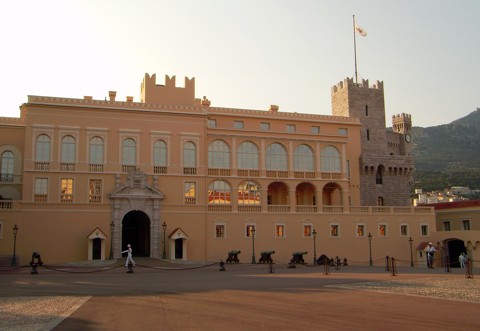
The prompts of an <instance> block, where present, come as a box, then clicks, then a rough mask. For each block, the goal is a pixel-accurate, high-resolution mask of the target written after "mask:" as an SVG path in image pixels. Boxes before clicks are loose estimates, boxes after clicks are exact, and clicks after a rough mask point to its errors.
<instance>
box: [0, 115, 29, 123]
mask: <svg viewBox="0 0 480 331" xmlns="http://www.w3.org/2000/svg"><path fill="white" fill-rule="evenodd" d="M24 124H25V121H24V119H23V118H22V117H0V125H24Z"/></svg>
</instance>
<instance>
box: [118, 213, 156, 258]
mask: <svg viewBox="0 0 480 331" xmlns="http://www.w3.org/2000/svg"><path fill="white" fill-rule="evenodd" d="M128 244H130V245H132V250H133V252H132V254H133V256H144V257H150V219H149V218H148V216H147V214H145V213H144V212H142V211H139V210H132V211H130V212H128V213H127V214H126V215H125V216H124V217H123V220H122V251H123V250H126V249H127V245H128Z"/></svg>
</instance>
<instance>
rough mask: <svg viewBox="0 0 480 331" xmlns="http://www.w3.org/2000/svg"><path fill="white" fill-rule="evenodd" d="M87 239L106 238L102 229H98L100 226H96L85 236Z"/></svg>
mask: <svg viewBox="0 0 480 331" xmlns="http://www.w3.org/2000/svg"><path fill="white" fill-rule="evenodd" d="M87 238H88V239H89V240H93V239H97V238H99V239H107V236H106V235H105V233H103V231H102V230H100V228H98V227H97V228H96V229H95V230H93V231H92V233H90V234H89V235H88V237H87Z"/></svg>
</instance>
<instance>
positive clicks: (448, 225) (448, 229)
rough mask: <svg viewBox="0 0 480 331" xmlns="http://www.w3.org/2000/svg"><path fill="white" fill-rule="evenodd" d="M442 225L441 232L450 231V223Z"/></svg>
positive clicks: (445, 222) (444, 222)
mask: <svg viewBox="0 0 480 331" xmlns="http://www.w3.org/2000/svg"><path fill="white" fill-rule="evenodd" d="M442 225H443V231H451V230H452V229H451V227H450V221H443V222H442Z"/></svg>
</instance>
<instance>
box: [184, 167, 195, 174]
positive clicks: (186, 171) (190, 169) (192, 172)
mask: <svg viewBox="0 0 480 331" xmlns="http://www.w3.org/2000/svg"><path fill="white" fill-rule="evenodd" d="M183 174H184V175H196V174H197V168H183Z"/></svg>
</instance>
